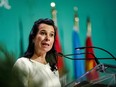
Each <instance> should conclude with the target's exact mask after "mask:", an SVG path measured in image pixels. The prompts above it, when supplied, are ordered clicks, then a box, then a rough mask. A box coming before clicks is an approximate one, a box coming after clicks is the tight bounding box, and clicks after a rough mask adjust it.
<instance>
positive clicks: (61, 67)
mask: <svg viewBox="0 0 116 87" xmlns="http://www.w3.org/2000/svg"><path fill="white" fill-rule="evenodd" d="M50 5H51V9H52V10H51V14H52V20H53V21H54V23H55V26H57V10H56V8H55V6H56V4H55V3H54V2H51V4H50ZM55 49H56V51H57V52H61V51H62V49H61V45H60V40H59V36H58V30H56V38H55ZM57 67H58V71H59V75H60V81H61V85H62V86H63V87H64V86H65V85H66V72H67V71H66V70H65V68H64V62H63V58H62V57H60V56H58V61H57Z"/></svg>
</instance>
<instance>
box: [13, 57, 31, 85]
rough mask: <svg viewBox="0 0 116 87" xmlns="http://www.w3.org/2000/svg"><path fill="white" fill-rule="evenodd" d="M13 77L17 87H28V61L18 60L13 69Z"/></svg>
mask: <svg viewBox="0 0 116 87" xmlns="http://www.w3.org/2000/svg"><path fill="white" fill-rule="evenodd" d="M12 75H13V77H14V78H15V79H16V81H17V83H18V84H17V85H21V86H23V87H28V79H29V67H28V65H27V64H26V61H24V60H23V59H18V60H17V61H16V62H15V64H14V66H13V69H12Z"/></svg>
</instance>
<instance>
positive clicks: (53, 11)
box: [51, 2, 57, 26]
mask: <svg viewBox="0 0 116 87" xmlns="http://www.w3.org/2000/svg"><path fill="white" fill-rule="evenodd" d="M55 6H56V4H55V3H54V2H52V3H51V8H52V12H51V13H52V19H53V21H54V23H55V25H56V26H57V11H56V9H55Z"/></svg>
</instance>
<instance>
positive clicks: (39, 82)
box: [13, 57, 61, 87]
mask: <svg viewBox="0 0 116 87" xmlns="http://www.w3.org/2000/svg"><path fill="white" fill-rule="evenodd" d="M21 71H22V72H21ZM13 74H15V75H19V77H20V79H21V81H22V83H23V84H24V86H25V87H61V84H60V80H59V73H58V71H51V69H50V65H49V64H42V63H40V62H37V61H35V60H31V59H28V58H24V57H22V58H19V59H18V60H17V61H16V63H15V64H14V66H13Z"/></svg>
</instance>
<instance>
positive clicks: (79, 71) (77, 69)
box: [73, 29, 85, 79]
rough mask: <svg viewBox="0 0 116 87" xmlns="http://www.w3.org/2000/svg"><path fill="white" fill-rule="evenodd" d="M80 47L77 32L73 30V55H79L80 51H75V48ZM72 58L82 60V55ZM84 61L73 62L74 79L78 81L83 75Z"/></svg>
mask: <svg viewBox="0 0 116 87" xmlns="http://www.w3.org/2000/svg"><path fill="white" fill-rule="evenodd" d="M77 47H80V38H79V34H78V31H77V30H76V29H74V31H73V48H74V49H73V50H74V51H73V52H74V54H78V53H81V50H75V48H77ZM74 58H77V59H78V58H83V55H74ZM84 64H85V63H84V60H74V75H75V79H78V78H79V77H80V76H82V75H83V74H84V73H85V65H84Z"/></svg>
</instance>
